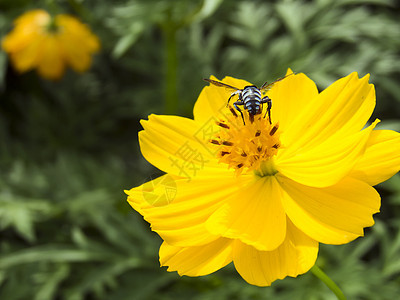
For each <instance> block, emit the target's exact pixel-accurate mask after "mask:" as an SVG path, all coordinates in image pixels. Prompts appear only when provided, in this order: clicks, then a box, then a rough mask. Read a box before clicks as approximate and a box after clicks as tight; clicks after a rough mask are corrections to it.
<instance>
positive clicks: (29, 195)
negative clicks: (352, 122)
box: [0, 0, 400, 300]
mask: <svg viewBox="0 0 400 300" xmlns="http://www.w3.org/2000/svg"><path fill="white" fill-rule="evenodd" d="M51 3H53V4H51ZM32 8H46V9H51V10H53V11H54V12H61V13H71V14H74V15H76V16H77V17H78V18H80V19H81V20H82V21H83V22H85V23H88V24H89V25H90V27H91V28H92V30H93V32H94V33H95V34H96V35H98V36H99V38H100V40H101V43H102V50H101V52H100V53H99V54H98V55H96V56H95V58H94V64H93V66H92V68H91V69H90V71H88V72H86V73H84V74H82V75H79V74H76V73H74V72H72V71H68V72H67V73H66V74H65V76H64V77H63V79H62V80H60V81H56V82H51V81H46V80H43V79H41V78H40V77H38V76H37V74H36V73H35V72H29V73H27V74H23V75H20V74H17V73H16V72H15V71H14V70H13V68H12V67H11V66H10V63H9V62H8V59H7V56H6V54H5V53H4V52H0V170H1V171H0V299H6V300H9V299H10V300H14V299H35V300H46V299H68V300H78V299H335V297H334V295H333V294H332V293H331V292H330V291H329V290H328V289H327V288H326V287H325V286H324V285H323V284H322V283H321V282H320V281H319V280H318V279H316V278H315V277H313V276H312V275H311V274H306V275H302V276H300V277H299V278H297V279H293V278H286V279H285V280H283V281H277V282H275V283H274V284H273V286H272V287H268V288H259V287H255V286H251V285H248V284H247V283H246V282H245V281H244V280H242V279H241V278H240V276H239V275H238V274H237V273H236V271H235V270H234V268H233V267H232V266H228V267H226V268H224V269H223V270H221V271H218V272H216V273H215V274H212V275H210V276H205V277H200V278H189V277H182V278H181V277H179V276H178V275H177V274H176V273H168V272H167V271H166V268H163V269H160V268H159V263H158V247H159V245H160V243H161V240H160V238H158V237H157V235H156V234H154V233H152V232H151V231H150V229H149V225H148V224H147V223H145V222H144V221H143V220H142V218H141V216H140V215H139V214H138V213H136V212H135V211H133V210H132V209H131V208H130V207H129V205H128V204H127V202H126V196H125V195H124V193H123V190H124V189H128V188H131V187H134V186H137V185H140V184H141V183H143V182H145V181H146V178H149V177H150V176H156V175H158V174H160V172H159V171H157V170H156V169H155V168H154V167H152V166H151V165H149V163H147V162H146V161H145V160H144V159H143V158H142V156H141V154H140V149H139V146H138V142H137V132H138V131H139V130H140V128H141V127H140V124H139V120H140V119H144V118H147V116H148V115H149V114H150V113H157V114H165V113H167V114H176V115H181V116H187V117H191V116H192V108H193V104H194V103H195V101H196V99H197V96H198V95H199V93H200V91H201V89H202V87H203V86H204V85H205V82H203V81H202V78H205V77H208V76H209V75H211V74H213V75H216V76H217V77H219V78H222V77H223V76H225V75H230V76H234V77H238V78H243V79H246V80H248V81H250V82H253V83H254V84H257V85H260V84H262V83H263V82H264V81H266V80H268V81H272V80H274V79H276V78H278V77H280V76H282V75H284V74H285V72H286V70H287V68H288V67H291V68H292V69H293V70H294V71H296V72H304V73H305V74H307V75H308V76H309V77H310V78H311V79H313V80H314V81H315V82H316V83H317V85H318V87H319V88H320V89H321V90H322V89H323V88H325V87H326V86H328V85H329V84H331V83H332V82H334V81H335V80H337V79H339V78H341V77H343V76H346V75H348V74H349V73H351V72H353V71H357V72H359V74H360V75H361V76H364V75H365V74H367V73H370V74H371V79H370V82H371V83H373V84H375V87H376V94H377V107H376V110H375V112H374V115H373V119H375V118H379V119H381V120H382V122H381V123H380V124H379V128H386V129H394V130H397V131H399V129H400V84H399V78H400V76H399V75H400V71H399V70H400V22H399V17H400V9H399V6H398V5H397V6H396V5H395V1H388V0H375V1H374V0H370V1H358V0H338V1H335V0H319V1H305V0H301V1H245V0H239V1H227V0H226V1H223V0H209V1H200V0H198V1H167V0H164V1H146V0H140V1H134V0H127V1H105V0H96V1H95V0H90V1H89V0H83V1H78V0H75V1H74V0H70V1H66V0H65V1H61V0H60V1H29V0H18V1H15V0H1V1H0V37H2V36H4V35H6V34H7V33H8V32H9V31H10V30H11V29H12V20H13V19H15V18H16V17H17V16H18V15H20V14H22V13H23V12H25V11H27V10H29V9H32ZM377 188H378V190H379V192H380V193H381V195H382V209H381V213H380V214H378V215H377V216H376V217H375V219H376V223H377V224H376V225H375V226H374V227H373V228H372V229H367V230H366V237H364V238H360V239H358V240H356V241H355V242H352V243H350V244H348V245H343V246H325V245H322V246H321V249H320V255H319V258H318V265H319V266H320V267H321V268H322V269H323V270H324V271H325V272H326V273H327V274H328V275H329V276H331V277H332V278H333V279H334V280H335V281H336V282H337V283H338V285H339V286H341V288H342V289H343V291H344V293H345V294H346V295H347V296H348V298H349V299H395V298H396V297H397V296H398V295H400V233H399V227H400V223H399V220H400V177H399V176H398V175H397V176H395V177H393V178H392V179H391V180H390V181H388V182H386V183H384V184H381V185H379V186H378V187H377Z"/></svg>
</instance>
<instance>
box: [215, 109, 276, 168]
mask: <svg viewBox="0 0 400 300" xmlns="http://www.w3.org/2000/svg"><path fill="white" fill-rule="evenodd" d="M244 117H245V124H243V120H242V118H241V117H240V116H238V115H237V114H232V115H231V116H228V117H227V118H226V119H225V120H222V119H221V120H219V121H217V122H216V124H217V125H218V127H219V128H220V130H219V132H218V133H217V134H216V135H215V136H214V137H213V139H211V140H210V143H211V144H213V147H215V148H216V149H217V152H216V153H217V154H216V155H217V157H218V158H219V162H220V163H225V164H228V165H229V167H230V168H233V169H235V173H236V175H240V174H242V173H248V172H251V171H253V172H255V173H256V174H258V175H260V174H263V175H262V176H265V175H271V174H274V173H276V172H274V169H273V168H272V169H271V171H270V172H268V173H266V172H265V166H266V165H270V166H273V161H272V159H273V156H274V155H276V154H277V152H278V150H279V148H280V141H279V124H278V123H276V124H272V125H271V124H270V123H269V119H268V117H267V118H264V116H263V114H258V115H255V116H253V115H252V116H251V118H250V117H249V114H248V113H247V112H245V113H244Z"/></svg>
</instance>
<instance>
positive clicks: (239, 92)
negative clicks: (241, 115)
mask: <svg viewBox="0 0 400 300" xmlns="http://www.w3.org/2000/svg"><path fill="white" fill-rule="evenodd" d="M241 92H242V91H234V92H233V93H232V94H231V96H230V97H229V99H228V103H226V107H228V105H229V102H230V101H231V99H232V98H233V96H235V95H237V94H239V100H240V101H241V100H242V97H241V95H242V94H241Z"/></svg>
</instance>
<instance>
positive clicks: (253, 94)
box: [242, 86, 261, 102]
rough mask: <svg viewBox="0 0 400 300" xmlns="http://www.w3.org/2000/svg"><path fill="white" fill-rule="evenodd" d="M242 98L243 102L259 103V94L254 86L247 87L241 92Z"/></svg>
mask: <svg viewBox="0 0 400 300" xmlns="http://www.w3.org/2000/svg"><path fill="white" fill-rule="evenodd" d="M242 98H243V101H244V102H247V101H251V100H255V101H261V92H260V90H259V89H258V88H257V87H255V86H247V87H245V88H244V90H243V92H242Z"/></svg>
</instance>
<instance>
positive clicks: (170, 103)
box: [163, 22, 178, 114]
mask: <svg viewBox="0 0 400 300" xmlns="http://www.w3.org/2000/svg"><path fill="white" fill-rule="evenodd" d="M163 31H164V40H165V51H166V53H165V68H166V70H165V77H166V78H165V79H166V80H165V83H166V87H165V111H166V113H167V114H176V113H177V109H178V90H177V65H178V57H177V48H176V31H177V28H176V26H174V24H173V23H172V22H169V23H167V24H165V25H164V28H163Z"/></svg>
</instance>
